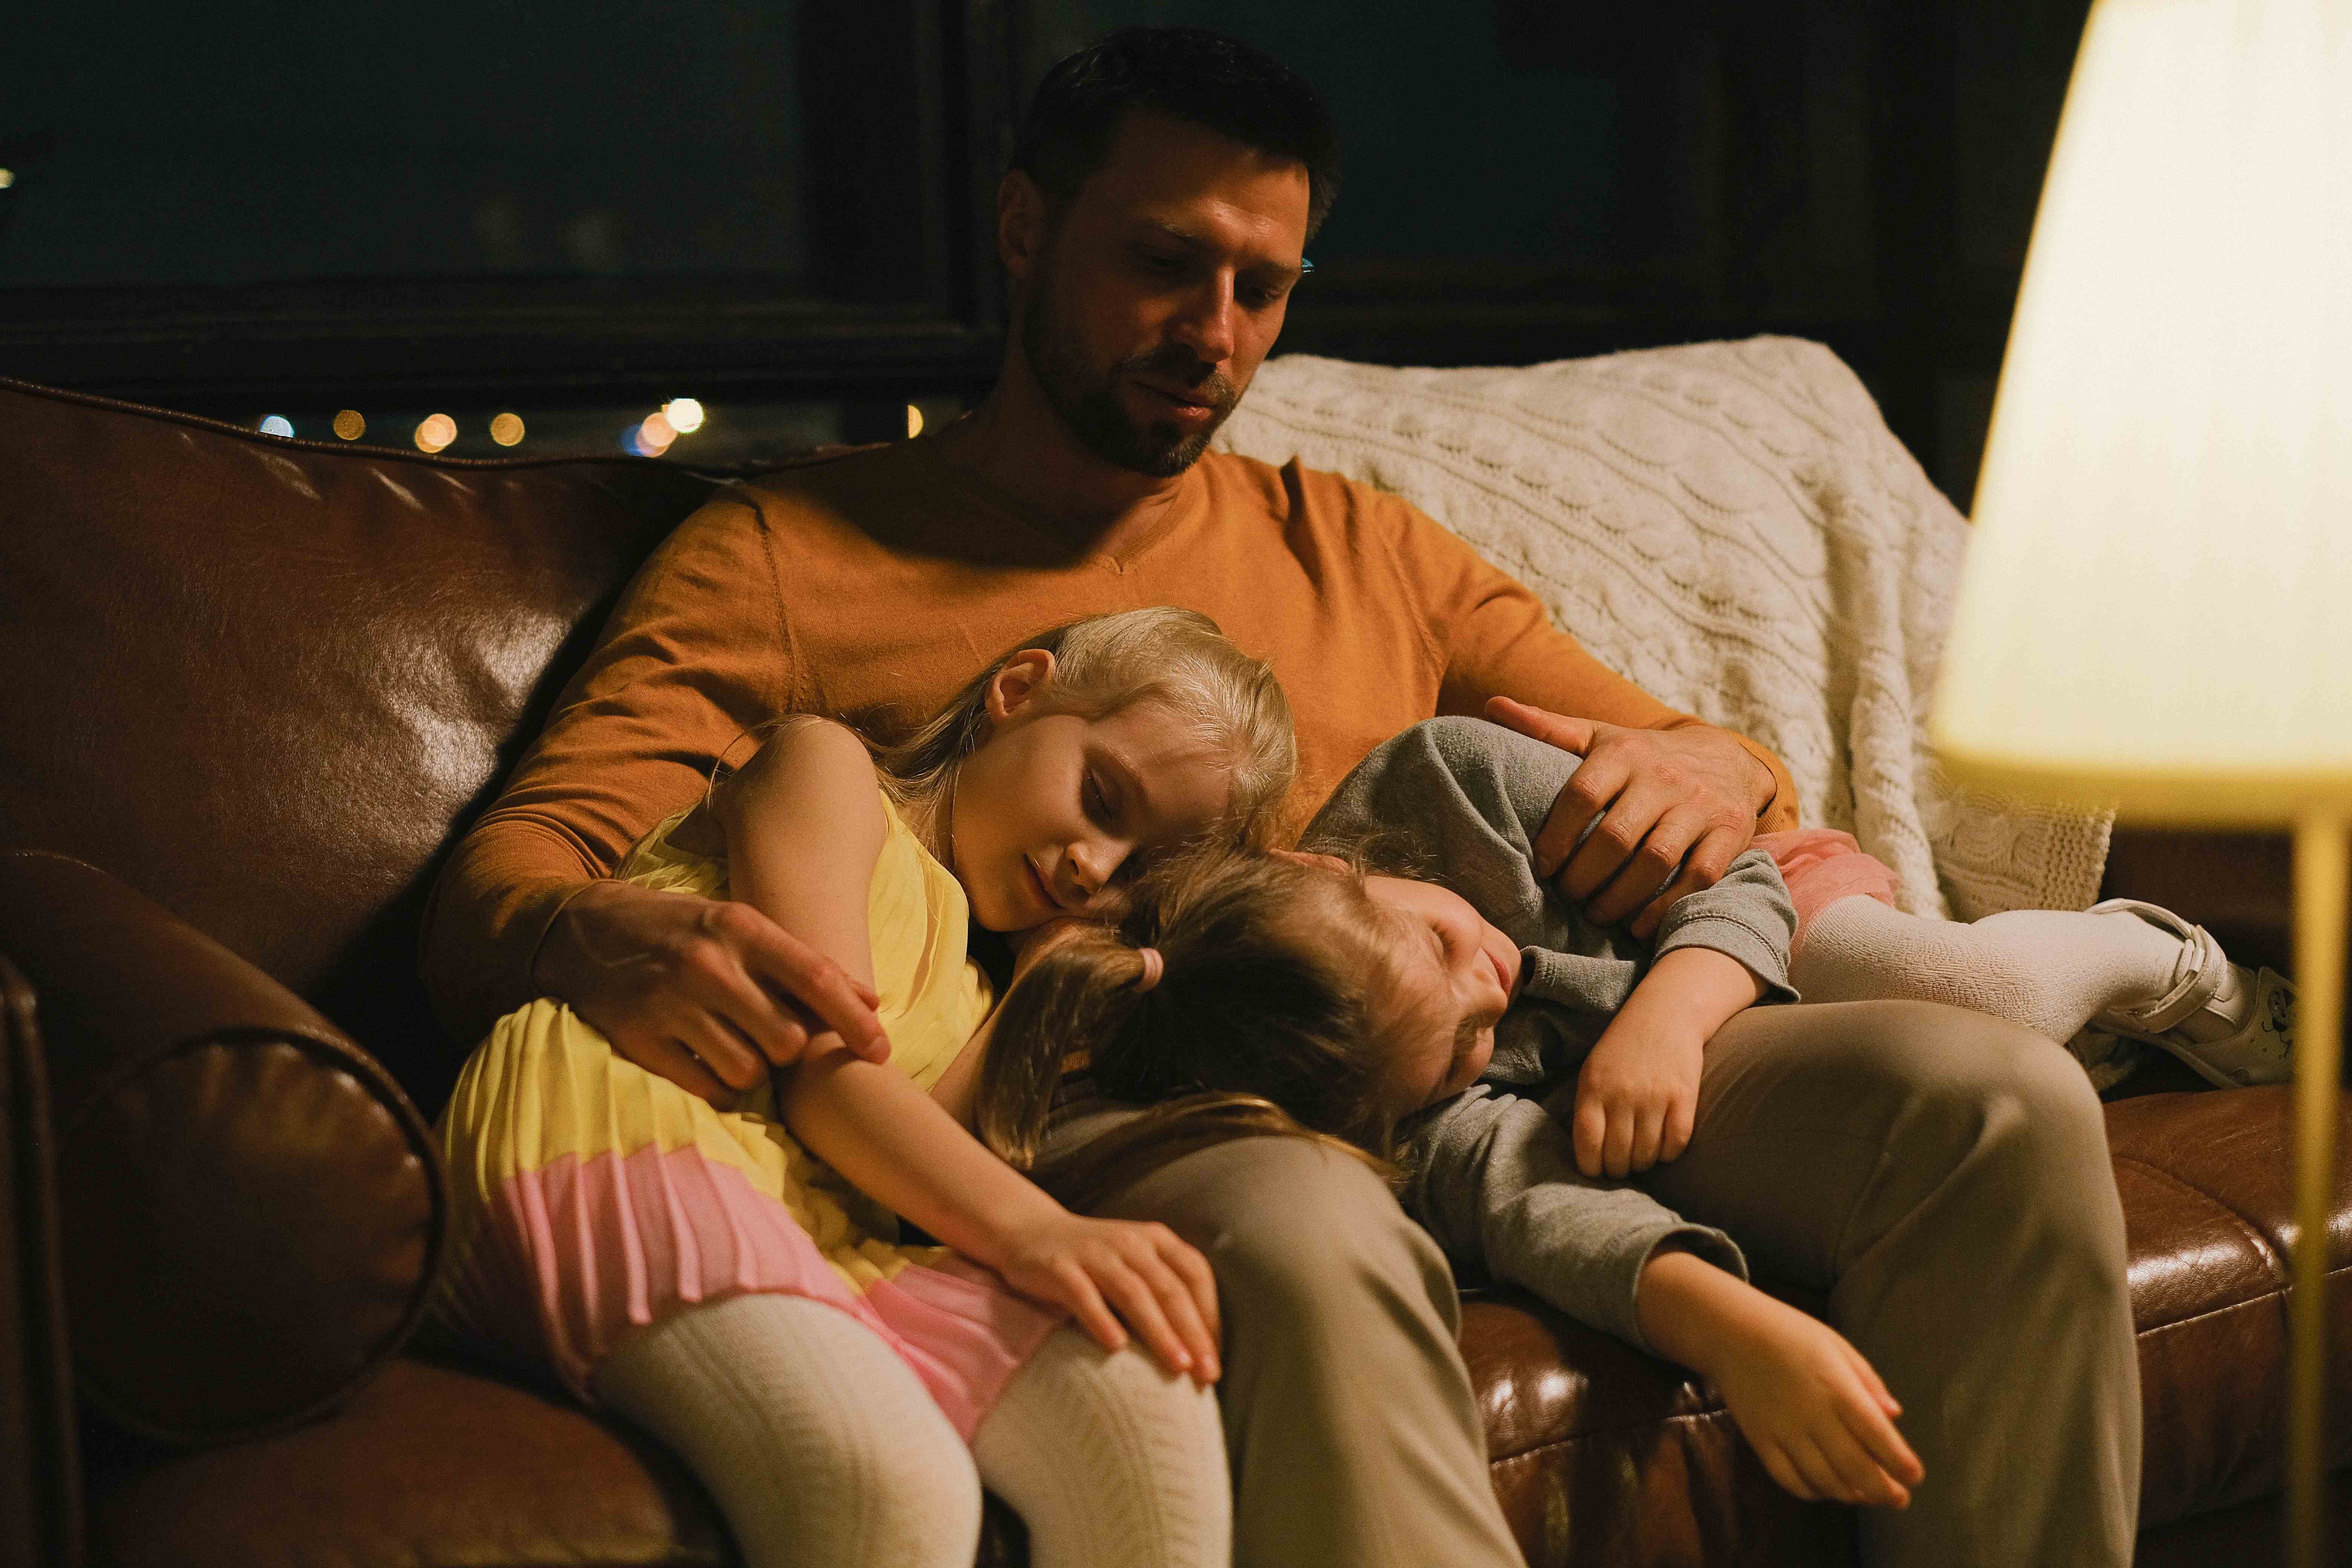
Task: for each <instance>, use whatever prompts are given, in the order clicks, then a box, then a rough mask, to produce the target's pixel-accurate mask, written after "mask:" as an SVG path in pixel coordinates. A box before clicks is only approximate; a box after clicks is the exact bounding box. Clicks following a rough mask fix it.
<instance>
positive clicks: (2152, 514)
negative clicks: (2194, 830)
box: [1930, 0, 2352, 1568]
mask: <svg viewBox="0 0 2352 1568" xmlns="http://www.w3.org/2000/svg"><path fill="white" fill-rule="evenodd" d="M1975 523H1976V526H1975V528H1974V530H1973V533H1972V538H1971V542H1970V545H1969V559H1968V564H1967V567H1966V570H1965V574H1964V576H1963V581H1962V587H1961V593H1960V600H1959V605H1958V610H1957V612H1956V614H1955V618H1954V623H1953V627H1952V635H1951V639H1950V641H1949V643H1948V646H1947V647H1946V650H1945V660H1944V668H1943V673H1942V679H1941V682H1940V685H1939V688H1938V689H1937V698H1936V704H1935V710H1934V713H1933V717H1932V720H1931V724H1930V728H1931V731H1932V733H1933V736H1934V739H1935V742H1936V744H1937V749H1938V751H1939V752H1940V753H1941V755H1942V756H1943V758H1944V761H1945V764H1946V766H1947V767H1948V769H1949V770H1950V771H1951V772H1952V773H1953V774H1954V775H1955V776H1957V777H1958V778H1959V779H1960V780H1961V781H1963V782H1966V783H1972V784H1978V785H1980V786H1985V787H1990V788H1993V789H1997V790H2002V791H2006V792H2009V793H2011V794H2022V795H2032V796H2038V797H2041V798H2044V799H2053V800H2062V801H2072V802H2076V803H2080V804H2084V805H2115V806H2116V808H2117V809H2118V810H2119V811H2120V812H2121V813H2122V814H2123V815H2124V816H2127V817H2133V818H2137V819H2141V820H2147V821H2157V822H2172V823H2179V824H2198V823H2203V824H2211V825H2236V826H2291V827H2292V828H2293V829H2294V834H2295V841H2296V844H2295V889H2296V891H2295V968H2296V979H2297V981H2298V982H2299V983H2300V987H2301V1009H2302V1014H2301V1024H2300V1026H2299V1028H2298V1029H2297V1032H2296V1033H2297V1038H2296V1050H2297V1055H2298V1058H2299V1059H2298V1063H2297V1068H2296V1077H2295V1173H2296V1208H2295V1214H2296V1230H2295V1242H2294V1288H2293V1290H2292V1292H2291V1300H2292V1321H2293V1326H2292V1338H2291V1355H2290V1360H2289V1367H2288V1381H2289V1394H2288V1406H2289V1415H2288V1460H2287V1468H2288V1486H2287V1499H2288V1501H2287V1524H2288V1530H2287V1536H2288V1548H2289V1551H2288V1561H2289V1562H2290V1563H2294V1564H2296V1565H2297V1568H2317V1565H2318V1564H2319V1563H2320V1562H2321V1561H2322V1558H2321V1555H2320V1552H2321V1541H2320V1534H2321V1509H2320V1504H2321V1491H2320V1485H2321V1479H2322V1478H2321V1435H2322V1428H2321V1404H2322V1397H2323V1393H2324V1387H2325V1378H2326V1369H2325V1363H2324V1361H2323V1357H2322V1352H2323V1346H2324V1341H2325V1334H2326V1315H2325V1303H2326V1234H2327V1229H2326V1226H2327V1215H2328V1207H2329V1205H2328V1198H2329V1194H2330V1192H2331V1190H2332V1184H2333V1170H2332V1167H2333V1163H2334V1159H2335V1134H2336V1100H2337V1092H2338V1089H2337V1086H2338V1074H2339V1072H2340V1067H2339V1060H2338V1058H2339V1054H2340V1048H2341V1046H2340V1042H2341V1018H2342V1003H2343V997H2342V988H2341V980H2342V976H2343V973H2344V954H2345V927H2346V920H2347V910H2346V879H2347V823H2352V0H2098V3H2097V4H2096V5H2095V6H2094V7H2093V10H2092V12H2091V16H2090V21H2089V23H2088V26H2086V28H2085V30H2084V37H2083V46H2082V49H2081V52H2080V53H2079V54H2078V55H2077V57H2076V59H2075V65H2074V80H2073V83H2072V85H2071V86H2070V87H2069V89H2068V91H2067V98H2066V108H2065V113H2064V116H2063V120H2062V121H2061V122H2060V126H2059V132H2058V142H2057V147H2056V150H2055V152H2054V153H2053V155H2052V159H2051V163H2050V173H2049V177H2048V179H2047V182H2046V183H2045V184H2044V185H2043V188H2042V205H2041V209H2040V212H2039V214H2038V215H2037V216H2036V218H2035V222H2034V228H2033V239H2032V248H2031V250H2030V251H2029V253H2028V255H2027V259H2026V268H2025V279H2024V283H2023V287H2022V289H2021V291H2020V294H2019V297H2018V304H2017V314H2016V318H2015V320H2014V321H2013V322H2012V324H2011V329H2010V340H2009V352H2008V355H2007V357H2006V359H2005V360H2004V361H2003V363H2002V365H2001V374H2000V393H1999V395H1998V398H1997V400H1996V402H1995V405H1994V410H1993V422H1992V430H1991V435H1990V439H1989V442H1988V445H1987V447H1986V453H1985V461H1984V468H1983V470H1982V473H1981V476H1980V478H1979V484H1978V489H1977V496H1976V507H1975Z"/></svg>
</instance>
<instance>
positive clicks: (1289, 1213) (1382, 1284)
mask: <svg viewBox="0 0 2352 1568" xmlns="http://www.w3.org/2000/svg"><path fill="white" fill-rule="evenodd" d="M1103 1212H1106V1213H1113V1214H1117V1215H1120V1216H1121V1217H1125V1218H1137V1219H1142V1218H1150V1219H1158V1220H1160V1221H1162V1222H1164V1223H1165V1224H1167V1225H1169V1226H1171V1227H1172V1228H1173V1229H1175V1230H1176V1231H1177V1233H1178V1234H1180V1235H1181V1236H1182V1237H1184V1238H1185V1239H1186V1240H1188V1241H1190V1242H1192V1244H1193V1245H1194V1246H1195V1247H1199V1248H1200V1249H1201V1251H1202V1254H1203V1255H1204V1256H1206V1257H1207V1258H1208V1259H1209V1263H1210V1266H1211V1267H1212V1268H1214V1269H1215V1270H1216V1274H1217V1285H1218V1289H1219V1291H1220V1292H1221V1294H1222V1295H1223V1298H1224V1300H1225V1302H1226V1304H1227V1312H1226V1316H1227V1318H1228V1320H1229V1321H1236V1320H1237V1321H1246V1322H1250V1323H1252V1324H1253V1325H1255V1327H1256V1328H1257V1329H1259V1330H1261V1331H1265V1330H1272V1331H1276V1332H1283V1333H1286V1334H1303V1335H1307V1336H1323V1335H1328V1334H1331V1333H1334V1332H1337V1333H1340V1334H1343V1335H1344V1333H1345V1332H1346V1331H1347V1330H1346V1327H1345V1325H1346V1324H1347V1323H1349V1321H1352V1318H1353V1314H1352V1312H1351V1310H1350V1309H1351V1308H1352V1307H1359V1306H1364V1305H1370V1304H1383V1305H1385V1306H1387V1307H1388V1308H1390V1309H1391V1310H1390V1311H1387V1312H1384V1313H1382V1316H1383V1317H1384V1318H1388V1319H1391V1321H1393V1318H1394V1316H1395V1313H1396V1312H1397V1311H1402V1313H1403V1314H1404V1315H1405V1316H1407V1317H1414V1318H1417V1317H1422V1316H1423V1315H1425V1314H1431V1313H1433V1314H1434V1316H1435V1317H1436V1319H1437V1320H1438V1321H1439V1322H1440V1323H1442V1325H1443V1328H1444V1331H1446V1333H1447V1334H1448V1335H1449V1336H1450V1334H1451V1333H1452V1331H1454V1328H1455V1326H1456V1321H1457V1312H1458V1308H1457V1305H1456V1300H1455V1297H1454V1281H1453V1275H1452V1273H1451V1271H1450V1270H1449V1269H1448V1268H1447V1267H1446V1264H1445V1258H1444V1254H1443V1253H1441V1252H1440V1251H1439V1250H1438V1249H1437V1247H1436V1245H1435V1244H1434V1243H1433V1242H1432V1241H1431V1240H1430V1239H1429V1237H1428V1236H1427V1235H1426V1234H1425V1233H1424V1232H1423V1230H1422V1229H1421V1227H1420V1226H1416V1225H1414V1224H1413V1223H1412V1219H1411V1217H1410V1216H1408V1215H1406V1214H1405V1212H1404V1210H1403V1209H1402V1207H1400V1206H1399V1205H1398V1204H1397V1201H1396V1198H1395V1196H1394V1194H1391V1192H1390V1191H1389V1188H1388V1185H1387V1184H1386V1183H1384V1182H1382V1181H1381V1178H1380V1177H1379V1176H1378V1175H1376V1174H1375V1173H1373V1172H1372V1171H1371V1170H1370V1168H1369V1167H1368V1166H1366V1165H1365V1164H1364V1163H1362V1162H1361V1161H1359V1160H1356V1159H1354V1158H1351V1157H1350V1156H1349V1155H1347V1154H1344V1153H1341V1152H1339V1151H1337V1150H1334V1149H1332V1148H1329V1147H1328V1146H1327V1145H1324V1144H1321V1143H1318V1142H1309V1141H1308V1140H1306V1139H1302V1138H1283V1137H1261V1138H1243V1139H1236V1140H1234V1142H1228V1143H1221V1144H1218V1145H1216V1146H1215V1147H1213V1148H1210V1149H1204V1150H1202V1151H1200V1152H1196V1153H1192V1154H1187V1155H1185V1156H1184V1157H1183V1158H1182V1159H1181V1160H1177V1161H1174V1162H1172V1163H1170V1164H1169V1165H1167V1166H1166V1167H1164V1168H1163V1169H1161V1170H1160V1171H1158V1172H1155V1173H1153V1174H1152V1175H1150V1176H1149V1177H1147V1178H1146V1179H1144V1180H1143V1181H1142V1182H1139V1183H1138V1184H1136V1186H1135V1187H1134V1188H1133V1189H1131V1190H1130V1191H1129V1193H1127V1194H1121V1195H1120V1196H1119V1197H1118V1199H1116V1200H1114V1201H1113V1202H1112V1203H1111V1204H1109V1205H1105V1208H1104V1211H1103Z"/></svg>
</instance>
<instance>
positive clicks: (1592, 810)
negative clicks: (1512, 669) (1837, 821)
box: [1486, 697, 1778, 937]
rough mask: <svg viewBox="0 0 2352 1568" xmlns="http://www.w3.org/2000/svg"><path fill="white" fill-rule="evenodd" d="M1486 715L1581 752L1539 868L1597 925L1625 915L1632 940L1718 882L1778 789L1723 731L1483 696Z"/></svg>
mask: <svg viewBox="0 0 2352 1568" xmlns="http://www.w3.org/2000/svg"><path fill="white" fill-rule="evenodd" d="M1486 717H1487V718H1489V719H1491V720H1493V721H1495V722H1496V723H1497V724H1502V725H1506V726H1507V727H1508V728H1510V729H1513V730H1517V731H1518V732H1519V733H1520V734H1522V735H1527V736H1530V737H1532V738H1533V739H1535V740H1538V741H1543V742H1548V743H1549V744H1551V745H1554V746H1558V747H1559V749H1560V750H1561V751H1564V752H1575V753H1576V754H1577V755H1578V756H1580V757H1582V758H1583V759H1584V763H1583V765H1582V766H1580V767H1579V768H1578V769H1577V770H1576V773H1575V775H1574V776H1573V777H1571V778H1570V780H1569V781H1568V787H1567V788H1566V789H1563V790H1561V791H1560V792H1559V799H1558V800H1557V801H1555V802H1553V803H1552V808H1551V815H1550V816H1549V817H1547V818H1545V820H1544V825H1543V830H1542V832H1540V833H1539V834H1538V835H1537V836H1536V843H1535V851H1536V874H1537V875H1538V876H1540V877H1547V878H1550V879H1552V881H1553V884H1554V885H1555V886H1556V887H1558V888H1559V890H1560V892H1561V893H1562V894H1564V895H1565V896H1567V897H1568V898H1570V899H1571V900H1575V901H1576V902H1578V903H1580V904H1582V905H1584V912H1585V913H1586V914H1588V915H1590V916H1591V918H1592V919H1593V920H1594V921H1598V922H1599V923H1601V924H1602V925H1615V924H1617V923H1619V922H1620V921H1624V920H1626V918H1627V917H1628V916H1631V917H1632V923H1631V925H1630V926H1629V927H1628V929H1629V930H1630V931H1633V934H1634V935H1635V936H1640V937H1646V936H1649V935H1651V934H1653V933H1654V932H1655V931H1657V929H1658V921H1659V920H1660V919H1661V918H1662V917H1663V916H1664V914H1665V912H1666V910H1668V909H1669V908H1670V907H1672V905H1673V904H1674V902H1675V900H1677V899H1679V898H1681V897H1682V896H1683V895H1684V894H1685V893H1691V892H1696V891H1697V890H1698V889H1701V888H1709V887H1713V886H1714V885H1715V884H1716V883H1717V881H1719V880H1721V879H1722V877H1723V874H1724V872H1726V871H1727V870H1729V869H1730V868H1731V863H1732V861H1733V860H1735V859H1737V858H1738V856H1739V853H1740V851H1741V850H1743V849H1746V848H1747V847H1748V840H1750V839H1752V838H1754V837H1756V815H1757V813H1758V812H1759V811H1761V810H1763V808H1764V807H1765V805H1768V804H1769V802H1770V801H1771V798H1772V792H1773V790H1774V789H1775V788H1776V787H1777V785H1778V781H1776V780H1775V779H1774V778H1773V776H1772V770H1771V769H1769V768H1768V767H1766V766H1765V765H1764V764H1763V763H1760V762H1759V761H1757V759H1756V758H1755V757H1754V756H1752V755H1750V754H1749V753H1748V750H1747V748H1745V747H1743V746H1742V745H1740V744H1739V742H1737V741H1735V740H1733V739H1732V738H1731V737H1730V736H1728V735H1727V734H1725V733H1724V732H1723V731H1720V730H1701V729H1684V730H1629V729H1626V728H1625V727H1623V726H1622V725H1618V724H1604V723H1602V722H1601V721H1599V720H1597V719H1570V718H1567V717H1565V716H1563V715H1561V714H1558V713H1553V712H1549V711H1547V710H1544V709H1541V708H1530V707H1528V705H1527V704H1526V703H1524V702H1517V701H1514V700H1511V699H1510V698H1507V697H1496V698H1491V699H1489V700H1487V703H1486ZM1604 814H1605V815H1604ZM1596 817H1598V818H1599V819H1600V820H1599V821H1598V822H1597V823H1595V822H1594V818H1596ZM1587 826H1591V834H1590V835H1587V834H1586V833H1585V829H1586V827H1587ZM1580 837H1581V838H1582V839H1583V842H1582V844H1581V845H1579V843H1578V839H1579V838H1580Z"/></svg>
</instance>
